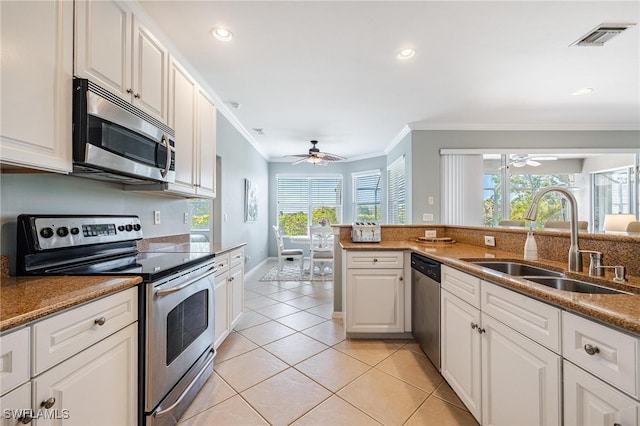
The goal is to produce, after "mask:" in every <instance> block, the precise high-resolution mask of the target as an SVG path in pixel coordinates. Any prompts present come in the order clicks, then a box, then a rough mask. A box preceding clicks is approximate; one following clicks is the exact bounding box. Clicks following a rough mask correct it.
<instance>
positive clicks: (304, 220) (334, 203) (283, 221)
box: [276, 176, 342, 236]
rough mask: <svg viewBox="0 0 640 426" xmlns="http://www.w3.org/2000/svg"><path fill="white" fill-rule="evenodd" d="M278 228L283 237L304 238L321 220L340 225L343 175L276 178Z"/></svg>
mask: <svg viewBox="0 0 640 426" xmlns="http://www.w3.org/2000/svg"><path fill="white" fill-rule="evenodd" d="M276 181H277V196H276V199H277V208H278V226H279V227H280V229H282V232H283V235H287V236H293V235H307V233H308V229H309V225H312V224H315V223H317V222H318V221H320V220H322V219H327V220H328V221H329V222H330V223H340V222H342V176H321V177H309V176H277V177H276Z"/></svg>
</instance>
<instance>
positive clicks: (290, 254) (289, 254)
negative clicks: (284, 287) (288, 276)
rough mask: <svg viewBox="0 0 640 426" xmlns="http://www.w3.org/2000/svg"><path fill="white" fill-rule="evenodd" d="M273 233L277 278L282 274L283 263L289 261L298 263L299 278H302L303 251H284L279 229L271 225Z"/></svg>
mask: <svg viewBox="0 0 640 426" xmlns="http://www.w3.org/2000/svg"><path fill="white" fill-rule="evenodd" d="M273 232H274V234H275V235H276V243H277V246H278V276H280V273H281V272H282V268H283V267H284V261H285V260H289V259H291V260H292V261H296V260H299V261H300V278H302V273H303V272H304V251H302V249H285V248H284V240H283V239H282V234H281V233H280V228H278V227H277V226H276V225H273Z"/></svg>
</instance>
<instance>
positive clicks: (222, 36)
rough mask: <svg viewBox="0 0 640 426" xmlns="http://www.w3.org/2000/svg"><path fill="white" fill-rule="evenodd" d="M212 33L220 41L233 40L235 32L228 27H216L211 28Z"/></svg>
mask: <svg viewBox="0 0 640 426" xmlns="http://www.w3.org/2000/svg"><path fill="white" fill-rule="evenodd" d="M211 35H212V36H213V37H214V38H215V39H216V40H220V41H231V39H232V38H233V33H232V32H231V31H229V30H228V29H226V28H214V29H212V30H211Z"/></svg>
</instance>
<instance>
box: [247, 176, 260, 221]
mask: <svg viewBox="0 0 640 426" xmlns="http://www.w3.org/2000/svg"><path fill="white" fill-rule="evenodd" d="M256 220H258V185H257V184H255V183H254V182H253V181H252V180H251V179H245V180H244V221H245V222H255V221H256Z"/></svg>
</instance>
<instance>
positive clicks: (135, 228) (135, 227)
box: [133, 223, 142, 231]
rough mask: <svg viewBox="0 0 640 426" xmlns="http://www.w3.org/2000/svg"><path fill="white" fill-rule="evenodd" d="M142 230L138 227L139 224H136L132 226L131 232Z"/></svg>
mask: <svg viewBox="0 0 640 426" xmlns="http://www.w3.org/2000/svg"><path fill="white" fill-rule="evenodd" d="M141 228H142V226H140V224H139V223H136V224H135V225H133V230H134V231H139V230H140V229H141Z"/></svg>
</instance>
